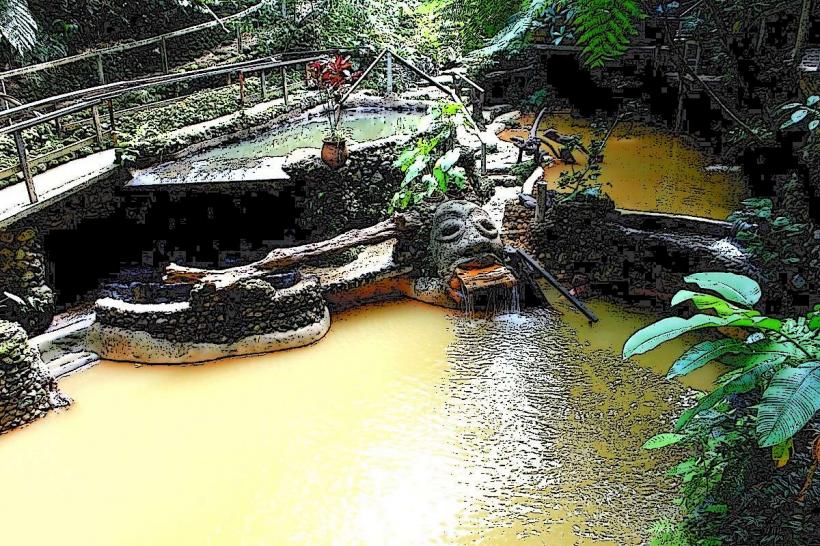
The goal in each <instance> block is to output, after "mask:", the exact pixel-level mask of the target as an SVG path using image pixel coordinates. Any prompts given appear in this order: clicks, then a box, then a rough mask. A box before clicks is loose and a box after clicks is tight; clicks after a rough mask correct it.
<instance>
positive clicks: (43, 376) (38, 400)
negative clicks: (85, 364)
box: [0, 321, 69, 434]
mask: <svg viewBox="0 0 820 546" xmlns="http://www.w3.org/2000/svg"><path fill="white" fill-rule="evenodd" d="M68 402H69V401H68V399H67V398H66V397H64V396H63V395H62V394H60V392H59V391H58V390H57V384H56V382H55V381H54V379H53V378H52V377H51V375H50V374H49V373H48V371H47V370H46V369H45V367H44V365H43V361H42V360H41V359H40V353H39V352H38V351H37V349H35V348H34V347H31V346H30V345H29V343H28V336H27V335H26V332H25V331H24V330H23V328H22V327H21V326H20V325H19V324H15V323H13V322H7V321H0V434H2V433H4V432H8V431H9V430H12V429H14V428H17V427H19V426H22V425H25V424H27V423H30V422H31V421H34V420H35V419H38V418H40V417H42V416H44V415H45V414H46V413H47V412H48V411H49V410H51V409H53V408H56V407H60V406H65V405H67V404H68Z"/></svg>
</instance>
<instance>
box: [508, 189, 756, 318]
mask: <svg viewBox="0 0 820 546" xmlns="http://www.w3.org/2000/svg"><path fill="white" fill-rule="evenodd" d="M534 216H535V211H534V210H533V209H530V208H526V207H525V206H523V205H522V204H521V203H520V202H519V201H510V202H508V203H507V205H506V208H505V214H504V232H505V236H506V237H507V242H508V243H511V244H514V245H517V246H523V247H524V248H525V249H527V250H528V251H530V252H531V253H532V254H533V255H534V256H536V257H537V258H538V260H539V261H540V262H541V263H543V264H544V266H545V267H546V268H547V269H548V270H549V271H551V272H552V273H553V274H554V275H556V276H557V277H558V278H559V279H561V280H562V281H563V282H564V283H566V284H568V285H570V287H571V288H575V289H576V292H578V293H583V292H584V291H587V292H589V291H591V292H593V293H595V294H599V295H607V296H616V297H619V298H623V299H625V300H627V301H630V302H633V303H640V304H646V305H650V306H663V305H665V304H666V303H667V302H668V301H669V300H670V299H671V297H672V295H673V294H674V293H675V292H676V291H677V290H679V289H681V288H683V284H684V283H683V277H684V276H685V275H688V274H690V273H693V272H697V271H731V272H735V273H741V274H747V275H750V276H753V277H759V275H758V274H757V272H756V271H755V270H754V269H753V268H752V267H751V266H750V265H749V263H748V261H747V259H746V257H745V255H744V254H743V253H742V251H741V250H740V249H739V248H738V247H736V246H734V245H733V244H732V243H730V242H729V240H728V239H725V238H720V237H715V236H711V235H706V234H701V233H697V232H696V230H690V232H688V233H686V232H685V233H679V232H672V231H667V230H665V229H660V230H654V229H651V226H650V227H649V228H647V229H639V227H640V226H639V225H638V224H635V223H634V219H633V218H629V219H628V220H626V221H624V222H623V224H622V223H621V222H620V220H619V218H620V216H619V214H618V213H617V211H615V207H614V205H613V203H612V201H610V200H609V199H608V198H607V199H601V198H583V197H582V198H579V199H576V200H574V201H572V202H566V203H559V204H557V205H555V206H554V207H552V208H551V209H550V210H549V211H548V212H547V215H546V218H545V221H544V222H535V220H534ZM624 224H626V225H624ZM712 227H714V226H712ZM719 227H720V226H718V228H719ZM710 229H712V228H710ZM715 229H717V228H715ZM721 229H722V228H721Z"/></svg>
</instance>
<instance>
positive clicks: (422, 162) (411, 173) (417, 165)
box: [403, 155, 428, 184]
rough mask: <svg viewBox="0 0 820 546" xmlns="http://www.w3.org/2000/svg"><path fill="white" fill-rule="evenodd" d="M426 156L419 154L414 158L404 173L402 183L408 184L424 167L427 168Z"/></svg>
mask: <svg viewBox="0 0 820 546" xmlns="http://www.w3.org/2000/svg"><path fill="white" fill-rule="evenodd" d="M427 160H428V158H427V156H423V155H420V156H418V157H417V158H416V160H415V161H414V162H413V164H412V165H410V167H409V168H408V169H407V173H406V174H405V175H404V181H403V183H404V184H409V183H410V182H412V181H413V180H415V179H416V178H418V177H419V175H420V174H421V173H422V172H424V169H426V168H427Z"/></svg>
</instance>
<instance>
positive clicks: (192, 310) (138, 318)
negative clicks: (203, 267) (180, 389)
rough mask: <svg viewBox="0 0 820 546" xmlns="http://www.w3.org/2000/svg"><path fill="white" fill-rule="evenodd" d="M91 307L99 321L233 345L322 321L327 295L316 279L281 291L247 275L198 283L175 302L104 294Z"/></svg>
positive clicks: (178, 338) (167, 336)
mask: <svg viewBox="0 0 820 546" xmlns="http://www.w3.org/2000/svg"><path fill="white" fill-rule="evenodd" d="M95 311H96V313H97V321H98V322H99V324H101V325H103V326H112V327H117V328H122V329H124V330H129V331H137V332H146V333H148V334H150V335H151V336H154V337H156V338H159V339H162V340H166V341H170V342H174V343H213V344H231V343H235V342H237V341H239V340H241V339H243V338H246V337H249V336H253V335H262V334H271V333H277V332H279V333H281V332H289V331H293V330H298V329H300V328H303V327H306V326H309V325H311V324H315V323H317V322H320V321H321V320H322V318H323V317H324V314H325V300H324V298H323V297H322V293H321V290H320V287H319V283H318V282H317V281H316V279H315V278H307V279H304V280H302V281H301V282H299V283H297V284H296V285H294V286H292V287H290V288H284V289H279V290H277V289H276V288H274V287H273V286H272V285H271V284H270V283H269V282H266V281H264V280H262V279H248V280H243V281H239V282H237V283H236V284H234V285H232V286H230V287H228V288H220V289H217V288H216V287H214V286H213V285H198V286H196V287H195V288H194V289H193V290H192V291H191V295H190V299H189V301H185V302H179V303H166V304H132V303H127V302H123V301H121V300H114V299H110V298H107V299H102V300H99V301H98V302H97V304H96V306H95Z"/></svg>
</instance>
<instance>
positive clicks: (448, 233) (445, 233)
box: [438, 219, 464, 243]
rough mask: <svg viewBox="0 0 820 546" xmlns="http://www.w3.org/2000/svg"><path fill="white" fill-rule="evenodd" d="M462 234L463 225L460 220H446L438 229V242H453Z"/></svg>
mask: <svg viewBox="0 0 820 546" xmlns="http://www.w3.org/2000/svg"><path fill="white" fill-rule="evenodd" d="M463 232H464V223H462V222H461V221H460V220H455V219H452V220H446V221H445V222H443V223H442V224H441V226H440V227H439V229H438V240H439V241H442V242H444V243H446V242H449V241H455V240H456V239H458V238H459V237H461V234H462V233H463Z"/></svg>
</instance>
